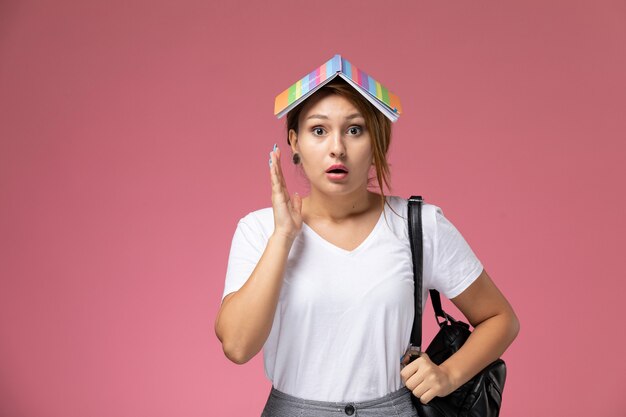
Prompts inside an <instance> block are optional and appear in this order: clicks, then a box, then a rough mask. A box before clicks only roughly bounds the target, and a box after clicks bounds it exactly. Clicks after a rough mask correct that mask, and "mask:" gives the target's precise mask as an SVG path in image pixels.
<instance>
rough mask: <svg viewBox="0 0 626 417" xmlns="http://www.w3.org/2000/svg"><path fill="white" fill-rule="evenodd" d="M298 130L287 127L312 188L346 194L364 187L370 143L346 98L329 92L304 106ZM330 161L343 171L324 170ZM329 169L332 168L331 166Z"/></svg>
mask: <svg viewBox="0 0 626 417" xmlns="http://www.w3.org/2000/svg"><path fill="white" fill-rule="evenodd" d="M298 126H299V134H297V135H296V132H295V131H294V130H290V132H289V138H290V143H291V148H292V151H293V152H298V153H299V154H300V160H301V162H300V163H301V164H302V168H303V170H304V172H305V174H306V176H307V178H308V179H309V182H310V184H311V187H312V188H315V189H316V190H317V191H320V192H323V193H325V194H349V193H352V192H355V191H359V190H366V189H367V179H368V174H369V171H370V168H371V167H372V145H371V139H370V134H369V132H368V131H367V129H366V126H365V119H364V118H363V115H361V113H360V112H359V111H358V110H357V108H356V107H355V106H354V105H353V104H352V103H351V102H350V101H349V100H348V99H346V98H344V97H342V96H339V95H336V94H330V95H327V96H325V97H323V98H320V99H318V100H317V101H315V102H313V103H312V104H310V105H308V106H307V107H305V108H304V109H303V111H302V113H301V114H300V118H299V122H298ZM333 165H343V167H341V168H342V169H343V171H341V170H339V171H336V172H335V171H333V172H327V171H328V170H329V168H331V167H332V166H333ZM331 169H332V168H331Z"/></svg>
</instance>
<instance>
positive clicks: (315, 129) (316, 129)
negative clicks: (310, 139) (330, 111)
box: [313, 127, 324, 136]
mask: <svg viewBox="0 0 626 417" xmlns="http://www.w3.org/2000/svg"><path fill="white" fill-rule="evenodd" d="M320 130H321V131H324V128H322V127H314V128H313V134H314V135H316V132H319V131H320ZM321 134H322V133H320V135H321ZM316 136H319V135H316Z"/></svg>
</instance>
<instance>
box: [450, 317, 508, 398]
mask: <svg viewBox="0 0 626 417" xmlns="http://www.w3.org/2000/svg"><path fill="white" fill-rule="evenodd" d="M519 328H520V325H519V320H518V319H517V317H516V316H515V314H514V313H513V312H507V313H502V314H498V315H495V316H493V317H491V318H489V319H487V320H485V321H483V322H482V323H480V324H479V325H478V326H476V327H475V328H474V331H473V332H472V334H471V335H470V336H469V338H468V339H467V341H466V342H465V343H464V344H463V346H462V347H461V348H460V349H459V350H458V351H457V352H456V353H455V354H454V355H452V356H450V357H449V358H448V359H447V360H446V361H444V362H443V363H442V364H441V365H440V366H441V368H443V369H444V370H446V371H447V372H448V374H449V375H450V376H451V379H452V381H453V384H454V385H455V389H457V388H458V387H460V386H461V385H463V384H464V383H466V382H467V381H469V380H470V379H471V378H472V377H473V376H474V375H476V374H478V373H479V372H480V371H481V370H483V369H484V368H485V367H486V366H487V365H489V364H490V363H491V362H493V361H495V360H496V359H498V358H499V357H500V356H501V355H502V354H503V353H504V351H505V350H506V348H507V347H508V346H509V345H510V344H511V343H512V342H513V340H514V339H515V337H516V336H517V334H518V333H519Z"/></svg>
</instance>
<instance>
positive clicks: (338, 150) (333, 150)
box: [330, 133, 346, 158]
mask: <svg viewBox="0 0 626 417" xmlns="http://www.w3.org/2000/svg"><path fill="white" fill-rule="evenodd" d="M330 156H331V157H333V158H337V157H338V158H344V157H345V156H346V147H345V144H344V143H343V138H342V137H341V133H337V134H335V135H334V137H333V138H332V140H331V144H330Z"/></svg>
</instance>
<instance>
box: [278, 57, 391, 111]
mask: <svg viewBox="0 0 626 417" xmlns="http://www.w3.org/2000/svg"><path fill="white" fill-rule="evenodd" d="M337 76H340V77H342V78H343V79H344V80H346V81H347V82H348V83H349V84H350V85H352V86H353V87H354V88H355V89H356V90H357V91H358V92H360V93H361V94H362V95H363V96H364V97H365V98H366V99H367V100H369V101H370V103H372V104H373V105H374V106H376V108H378V109H379V110H380V111H381V112H382V113H383V114H384V115H385V116H387V117H388V118H389V119H390V120H391V121H392V122H395V121H396V120H398V117H399V116H400V114H401V113H402V106H401V105H400V99H399V98H398V96H396V95H395V94H393V93H392V92H391V91H389V90H387V88H385V87H384V86H382V85H381V84H380V83H379V82H378V81H376V80H375V79H373V78H372V77H370V76H369V75H367V74H366V73H365V72H363V71H362V70H361V69H359V68H357V67H355V66H354V65H352V64H351V63H350V62H349V61H348V60H347V59H345V58H343V57H342V56H341V55H339V54H336V55H335V56H334V57H332V58H331V59H330V60H328V61H327V62H325V63H324V64H323V65H322V66H320V67H318V68H316V69H314V70H313V71H311V73H310V74H307V75H305V76H304V77H303V78H302V79H300V80H298V81H297V82H296V83H294V84H293V85H292V86H291V87H289V88H288V89H286V90H285V91H283V92H282V93H280V94H279V95H277V96H276V100H275V101H274V115H276V117H277V118H279V119H280V118H281V117H283V116H284V115H285V114H287V113H288V112H289V111H290V110H291V109H293V108H294V107H296V106H297V105H298V104H300V103H301V102H303V101H304V100H305V99H306V98H307V97H309V96H310V95H311V94H313V93H314V92H315V91H317V90H318V89H320V88H321V87H322V86H323V85H324V84H326V83H328V82H329V81H330V80H332V79H333V78H335V77H337Z"/></svg>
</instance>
